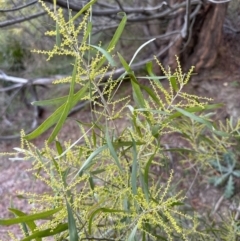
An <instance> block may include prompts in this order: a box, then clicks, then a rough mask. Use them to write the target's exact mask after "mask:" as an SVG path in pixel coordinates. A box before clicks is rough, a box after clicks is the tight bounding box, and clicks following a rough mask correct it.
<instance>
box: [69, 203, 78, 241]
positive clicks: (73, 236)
mask: <svg viewBox="0 0 240 241" xmlns="http://www.w3.org/2000/svg"><path fill="white" fill-rule="evenodd" d="M67 212H68V230H69V237H70V241H78V232H77V227H76V223H75V219H74V217H73V212H72V208H71V206H70V205H69V203H68V201H67Z"/></svg>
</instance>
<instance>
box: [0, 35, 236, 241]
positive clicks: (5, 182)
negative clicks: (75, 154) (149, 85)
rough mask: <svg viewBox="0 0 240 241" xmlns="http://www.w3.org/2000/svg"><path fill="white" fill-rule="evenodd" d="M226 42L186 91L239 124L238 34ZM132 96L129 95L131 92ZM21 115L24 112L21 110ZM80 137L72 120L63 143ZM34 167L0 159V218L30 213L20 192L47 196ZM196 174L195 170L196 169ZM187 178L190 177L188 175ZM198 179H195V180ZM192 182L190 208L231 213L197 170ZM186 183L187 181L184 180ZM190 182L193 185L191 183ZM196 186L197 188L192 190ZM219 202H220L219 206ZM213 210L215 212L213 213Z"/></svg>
mask: <svg viewBox="0 0 240 241" xmlns="http://www.w3.org/2000/svg"><path fill="white" fill-rule="evenodd" d="M225 35H226V36H225V39H224V42H223V43H222V46H221V48H220V55H219V60H218V62H217V64H216V66H215V67H214V68H212V69H211V70H203V71H202V72H201V74H199V75H196V76H194V77H193V78H192V81H191V82H190V84H189V85H188V87H187V91H188V92H189V93H194V94H198V95H201V96H207V97H211V98H214V102H216V103H219V102H221V103H224V107H223V108H222V109H221V110H218V113H217V118H218V119H225V118H227V117H232V118H234V120H236V121H237V120H238V118H239V117H240V57H239V56H240V45H239V44H238V43H237V39H236V38H237V36H236V34H235V35H233V34H228V33H226V34H225ZM128 87H129V86H128V85H127V84H125V85H124V89H123V91H124V93H126V92H129V91H130V88H128ZM129 93H130V92H129ZM19 112H21V110H19ZM50 113H51V112H50V110H48V111H46V112H45V113H44V116H43V117H42V120H41V121H43V120H44V119H45V118H46V117H47V116H48V115H49V114H50ZM71 118H72V119H77V120H81V121H83V122H87V121H88V119H89V118H90V112H89V108H88V107H86V108H84V109H82V110H80V111H79V112H77V113H75V114H74V115H72V116H71ZM126 122H127V120H122V122H120V123H118V124H119V125H122V126H124V125H125V123H126ZM48 135H49V132H47V133H45V134H44V135H42V136H41V137H40V138H38V139H37V140H35V141H34V144H35V145H36V146H38V147H41V146H42V145H44V140H45V139H46V138H47V136H48ZM78 135H79V130H78V126H77V125H76V123H75V122H74V121H73V120H70V121H67V123H66V124H65V125H64V127H63V129H62V131H61V134H60V136H59V138H60V139H62V140H67V139H69V138H71V140H72V141H74V140H76V139H77V138H78ZM167 142H168V143H171V144H172V145H175V146H176V147H177V146H178V147H180V146H181V145H184V143H183V142H181V141H180V142H179V141H176V136H171V135H170V136H169V137H168V139H167ZM19 144H20V143H19V140H17V139H16V140H13V141H2V142H0V152H12V150H13V148H14V147H18V146H19ZM30 167H31V162H26V161H11V160H9V159H8V158H7V157H5V156H0V217H1V218H9V217H13V214H11V213H10V212H9V211H8V210H7V209H8V208H9V207H14V208H17V209H19V210H22V211H23V212H26V213H28V211H29V210H30V209H31V206H30V205H29V204H28V203H27V200H24V199H20V198H18V196H17V192H19V191H21V190H24V191H26V192H32V191H33V192H40V193H42V192H45V191H47V190H48V189H47V187H46V186H45V185H44V184H43V183H41V182H37V183H35V182H33V177H32V176H31V175H30V173H29V172H27V171H26V169H28V168H30ZM180 168H182V167H181V166H178V165H176V166H175V169H176V170H175V177H176V179H179V178H181V175H182V174H183V172H182V171H181V170H178V169H180ZM193 170H195V169H193ZM185 175H188V174H185ZM195 176H196V177H197V178H195V179H194V177H195ZM191 177H192V178H191V179H187V180H188V181H187V182H185V183H180V185H181V186H182V188H184V189H186V188H188V192H187V196H188V198H189V203H190V205H191V206H192V207H193V208H194V209H195V210H198V211H200V210H202V211H204V210H211V209H212V210H213V212H216V215H217V213H218V211H219V210H221V213H227V212H228V211H229V209H233V208H234V207H235V206H236V204H235V203H234V202H230V201H226V200H223V201H221V196H222V192H221V191H219V190H218V189H216V188H214V187H212V186H210V185H208V184H207V183H206V182H205V181H204V180H201V177H200V175H199V174H198V170H195V171H193V173H191ZM185 180H186V179H185ZM190 180H191V181H190ZM193 186H194V187H193ZM219 200H220V201H221V202H219ZM214 209H216V210H215V211H214ZM8 230H10V231H11V232H13V233H14V234H15V235H16V236H17V238H20V237H21V231H20V229H19V228H18V226H11V227H4V226H0V240H2V241H8V240H9V236H8V235H7V231H8Z"/></svg>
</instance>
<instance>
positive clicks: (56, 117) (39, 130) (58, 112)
mask: <svg viewBox="0 0 240 241" xmlns="http://www.w3.org/2000/svg"><path fill="white" fill-rule="evenodd" d="M88 88H89V83H87V84H86V85H85V86H84V87H82V88H81V89H80V90H79V91H78V92H77V93H76V94H75V95H74V97H73V101H72V106H71V107H73V106H74V105H76V104H77V102H78V101H79V100H80V99H81V98H82V97H84V96H85V93H86V91H87V90H88ZM65 106H66V103H65V104H63V105H62V106H60V107H59V108H58V109H57V110H56V111H55V112H54V113H53V114H52V115H51V116H49V117H48V118H47V119H46V120H45V121H44V122H43V123H42V124H41V125H40V126H39V127H38V128H37V129H36V130H34V131H33V132H31V133H30V134H28V135H26V136H25V137H24V138H25V139H26V140H31V139H34V138H36V137H38V136H39V135H41V134H42V133H44V132H45V131H47V130H48V129H49V128H50V127H51V126H53V125H54V124H55V123H56V122H57V121H58V120H59V118H60V117H61V115H62V113H63V111H64V109H65Z"/></svg>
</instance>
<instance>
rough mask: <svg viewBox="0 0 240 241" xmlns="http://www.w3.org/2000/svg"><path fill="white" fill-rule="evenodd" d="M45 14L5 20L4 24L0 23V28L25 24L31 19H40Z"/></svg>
mask: <svg viewBox="0 0 240 241" xmlns="http://www.w3.org/2000/svg"><path fill="white" fill-rule="evenodd" d="M45 14H47V12H46V11H42V12H40V13H36V14H33V15H30V16H28V17H22V18H16V19H13V20H7V21H5V22H0V28H3V27H7V26H11V25H14V24H17V23H22V22H25V21H28V20H31V19H34V18H38V17H40V16H42V15H45Z"/></svg>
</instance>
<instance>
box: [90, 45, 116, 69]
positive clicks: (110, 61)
mask: <svg viewBox="0 0 240 241" xmlns="http://www.w3.org/2000/svg"><path fill="white" fill-rule="evenodd" d="M89 46H91V47H92V48H95V49H97V50H98V51H99V52H101V53H102V54H103V56H104V57H105V59H107V61H108V62H109V63H110V65H111V66H113V67H115V66H116V63H115V61H114V60H113V58H112V56H111V55H110V54H109V53H108V52H107V51H106V50H104V49H103V48H101V47H99V46H96V45H91V44H90V45H89Z"/></svg>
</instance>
